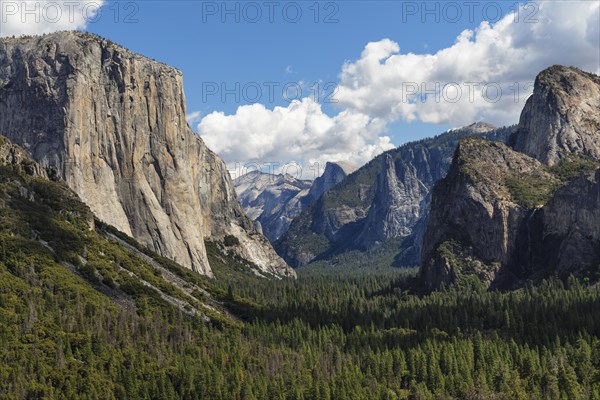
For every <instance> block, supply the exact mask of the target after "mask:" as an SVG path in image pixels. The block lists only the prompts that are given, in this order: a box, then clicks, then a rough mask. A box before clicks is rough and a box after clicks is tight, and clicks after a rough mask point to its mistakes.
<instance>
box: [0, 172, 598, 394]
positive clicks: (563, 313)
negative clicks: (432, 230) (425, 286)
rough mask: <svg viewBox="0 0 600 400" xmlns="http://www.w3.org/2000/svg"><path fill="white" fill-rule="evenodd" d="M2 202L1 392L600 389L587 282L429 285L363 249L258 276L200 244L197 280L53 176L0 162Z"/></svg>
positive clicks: (216, 247) (591, 289) (217, 246)
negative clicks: (375, 265)
mask: <svg viewBox="0 0 600 400" xmlns="http://www.w3.org/2000/svg"><path fill="white" fill-rule="evenodd" d="M0 205H1V207H0V359H1V360H2V367H0V398H3V399H4V398H6V399H62V398H78V399H102V400H104V399H180V398H184V399H211V400H213V399H214V400H220V399H223V400H231V399H244V400H247V399H284V400H287V399H307V400H308V399H327V400H331V399H335V400H344V399H351V400H357V399H358V400H360V399H407V398H408V399H436V398H444V399H452V398H454V399H496V398H507V399H599V398H600V396H599V393H600V339H599V337H598V335H599V334H600V314H599V313H597V312H596V310H597V308H598V305H599V304H600V286H598V285H589V284H588V283H587V282H586V281H583V282H579V281H577V280H575V279H574V278H571V279H569V280H568V281H566V282H562V281H559V280H548V281H545V282H543V283H542V284H541V285H539V286H536V287H533V286H532V287H526V288H523V289H520V290H518V291H514V292H509V293H500V292H485V291H483V290H481V289H480V288H477V287H466V288H462V289H460V290H459V289H457V288H452V289H449V290H446V291H441V292H436V293H432V294H429V295H423V294H421V293H419V291H418V285H416V282H417V277H416V273H415V270H399V269H393V268H380V269H379V270H375V271H373V270H370V269H366V268H361V262H357V263H356V268H355V269H353V270H349V269H348V268H349V267H348V268H345V269H344V270H341V269H335V268H334V269H322V268H321V269H319V268H318V267H317V266H313V267H310V268H308V269H304V270H300V277H299V279H298V280H297V281H291V280H281V281H277V280H267V279H264V278H259V277H257V276H256V275H255V274H254V273H252V272H251V270H250V269H249V268H248V267H249V266H251V265H250V264H249V263H248V262H247V261H244V260H242V259H241V258H239V257H238V256H236V255H235V254H234V253H233V251H232V250H233V249H231V248H230V247H228V246H226V245H225V243H219V242H207V243H206V246H207V251H208V256H209V259H210V262H211V265H212V266H213V268H214V273H215V276H216V277H217V279H216V280H209V279H207V278H204V277H201V276H199V275H197V274H195V273H193V272H191V271H188V270H186V269H184V268H182V267H181V266H179V265H177V264H176V263H174V262H172V261H169V260H166V259H164V258H162V257H160V256H158V255H157V254H155V253H153V252H152V251H150V250H148V249H145V248H144V247H143V246H141V245H139V244H138V243H136V242H135V241H134V240H132V239H130V238H127V237H126V236H125V235H123V234H122V233H120V232H118V231H116V230H115V229H114V228H112V227H110V226H106V225H105V224H103V223H101V222H100V221H95V227H94V228H91V226H92V222H93V219H92V218H91V214H90V212H89V210H88V209H87V207H85V206H84V205H83V204H82V203H81V202H79V200H78V199H77V197H76V196H75V195H73V194H72V193H71V192H70V191H69V190H68V189H66V187H65V186H63V185H60V184H57V183H54V182H48V181H44V180H41V179H39V178H33V177H31V176H28V175H26V174H25V173H24V172H22V171H17V170H11V169H10V168H4V169H1V170H0ZM379 252H380V253H379ZM370 254H371V256H372V257H382V259H383V258H385V257H387V256H385V254H386V252H385V248H381V249H375V250H374V251H373V252H372V253H370ZM178 279H180V280H181V281H182V282H184V283H183V284H181V282H180V283H178ZM194 310H197V311H198V312H194ZM232 314H233V315H232ZM205 317H208V318H209V319H210V322H207V321H206V319H205Z"/></svg>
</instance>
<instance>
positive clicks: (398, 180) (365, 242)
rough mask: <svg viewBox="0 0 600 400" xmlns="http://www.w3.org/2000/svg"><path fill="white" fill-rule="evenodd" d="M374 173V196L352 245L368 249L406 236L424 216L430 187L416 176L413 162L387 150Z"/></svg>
mask: <svg viewBox="0 0 600 400" xmlns="http://www.w3.org/2000/svg"><path fill="white" fill-rule="evenodd" d="M381 161H382V165H381V169H380V171H379V175H378V177H377V184H376V189H375V197H374V198H373V203H372V205H371V207H370V208H369V213H368V214H367V217H366V219H365V221H364V223H363V227H362V230H361V231H360V232H359V233H358V234H357V235H356V238H355V239H354V245H355V246H356V247H357V248H359V249H363V250H366V249H369V248H371V247H372V246H373V245H374V244H376V243H382V242H385V241H386V240H389V239H391V238H394V237H398V236H408V235H410V234H411V233H412V228H413V227H414V226H415V224H416V222H417V221H418V220H419V219H420V218H421V217H422V216H423V215H422V211H423V210H424V208H425V207H424V206H423V204H422V202H423V201H424V199H425V198H426V196H427V193H428V192H429V188H428V187H427V186H426V185H425V184H424V183H423V182H421V181H420V180H419V178H418V174H417V171H416V167H415V165H413V164H412V163H406V162H404V161H403V160H402V159H399V160H398V164H399V165H398V166H396V161H395V160H394V159H393V158H392V156H391V155H389V154H386V155H385V156H384V157H382V159H381Z"/></svg>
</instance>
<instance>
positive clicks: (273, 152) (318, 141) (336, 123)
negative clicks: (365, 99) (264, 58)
mask: <svg viewBox="0 0 600 400" xmlns="http://www.w3.org/2000/svg"><path fill="white" fill-rule="evenodd" d="M381 128H382V127H381V124H380V122H379V121H378V120H377V119H373V118H370V117H369V116H367V115H364V114H360V113H356V112H353V111H342V112H340V113H339V114H338V115H336V116H334V117H330V116H328V115H327V114H325V113H324V112H323V110H322V109H321V105H320V104H319V103H317V102H315V101H314V100H313V99H311V98H304V99H302V100H301V101H300V100H294V101H292V102H291V103H290V104H289V105H288V106H287V107H275V108H274V109H273V110H270V109H267V108H266V107H265V106H263V105H262V104H252V105H244V106H240V107H239V108H238V109H237V111H236V113H235V114H234V115H225V114H224V113H222V112H213V113H211V114H209V115H207V116H205V117H204V118H203V119H202V121H201V122H200V124H199V125H198V130H199V132H200V134H201V136H202V138H203V139H204V140H205V141H206V144H207V145H208V146H209V147H210V148H211V149H212V150H214V151H216V152H217V153H218V154H220V155H221V156H222V157H223V158H224V159H225V161H226V162H227V163H228V164H230V165H231V164H234V163H239V164H246V163H260V164H270V163H276V164H279V165H280V166H283V165H285V164H286V163H289V162H292V161H295V162H298V163H299V164H300V165H302V166H303V167H305V168H306V169H307V171H306V172H307V173H308V167H309V165H311V164H314V163H317V162H318V163H325V162H326V161H332V160H335V161H348V162H351V163H353V164H356V165H362V164H363V163H365V162H366V161H368V160H370V159H371V158H373V157H374V156H375V155H377V154H379V153H381V152H383V151H385V150H389V149H391V148H393V145H392V144H391V141H390V138H389V137H387V136H379V135H378V134H379V132H381ZM305 176H307V175H306V174H305Z"/></svg>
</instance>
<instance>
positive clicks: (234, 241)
mask: <svg viewBox="0 0 600 400" xmlns="http://www.w3.org/2000/svg"><path fill="white" fill-rule="evenodd" d="M223 244H224V245H225V246H227V247H233V246H239V245H240V240H239V239H238V238H236V237H235V236H233V235H225V238H224V239H223Z"/></svg>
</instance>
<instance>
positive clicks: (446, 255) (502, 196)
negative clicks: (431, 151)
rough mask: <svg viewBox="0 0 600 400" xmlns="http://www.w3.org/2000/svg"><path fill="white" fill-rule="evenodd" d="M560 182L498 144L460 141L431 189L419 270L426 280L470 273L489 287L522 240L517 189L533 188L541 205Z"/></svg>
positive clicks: (523, 211)
mask: <svg viewBox="0 0 600 400" xmlns="http://www.w3.org/2000/svg"><path fill="white" fill-rule="evenodd" d="M538 182H539V184H537V183H538ZM559 184H560V182H559V180H558V179H557V178H556V177H555V176H554V175H552V174H551V173H549V172H547V171H546V170H545V168H544V166H543V165H542V164H541V163H540V162H539V161H537V160H535V159H533V158H531V157H529V156H527V155H525V154H522V153H518V152H516V151H514V150H512V149H510V148H509V147H508V146H506V145H504V144H502V143H494V142H489V141H486V140H482V139H465V140H463V141H461V143H460V145H459V147H458V148H457V150H456V154H455V157H454V160H453V163H452V166H451V168H450V171H449V173H448V176H447V177H446V178H445V179H443V180H441V181H440V182H438V183H437V184H436V185H435V188H434V190H433V195H432V204H431V211H430V214H429V224H428V229H427V232H426V234H425V237H424V240H423V267H422V270H421V273H422V275H423V277H424V278H425V281H426V282H427V285H428V286H429V287H430V288H437V287H439V286H440V285H441V284H442V283H445V284H448V283H451V282H453V281H456V280H457V279H459V278H460V277H461V276H462V275H469V274H474V275H477V276H478V277H479V278H480V279H481V280H482V281H483V282H484V283H485V284H487V285H488V286H489V285H490V284H491V283H492V281H494V279H495V278H496V273H497V272H498V270H499V268H500V267H501V266H506V265H509V264H510V263H511V262H512V261H513V260H512V257H513V254H515V252H516V251H517V247H518V246H519V245H521V244H522V238H520V237H519V228H520V226H521V223H522V221H523V220H524V219H525V218H526V217H527V216H528V215H529V213H530V206H529V205H527V204H524V203H527V201H528V200H525V199H523V198H522V197H521V195H520V194H519V192H518V190H517V189H515V188H520V187H523V190H531V191H534V192H535V193H536V195H535V196H534V197H533V198H532V200H531V201H532V202H534V203H535V206H534V207H536V206H537V207H541V206H542V205H543V203H544V202H545V201H547V199H548V198H549V197H550V196H551V194H552V193H553V191H554V190H555V189H556V187H557V186H558V185H559ZM530 185H531V186H530ZM523 261H524V262H526V261H527V260H523ZM522 267H523V268H524V269H526V268H527V267H528V266H525V265H523V266H522Z"/></svg>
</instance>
